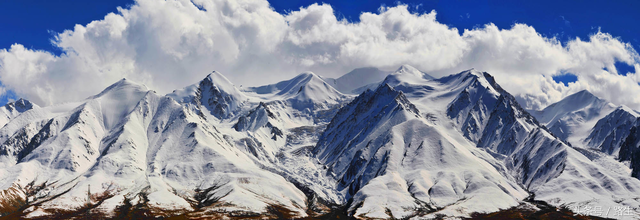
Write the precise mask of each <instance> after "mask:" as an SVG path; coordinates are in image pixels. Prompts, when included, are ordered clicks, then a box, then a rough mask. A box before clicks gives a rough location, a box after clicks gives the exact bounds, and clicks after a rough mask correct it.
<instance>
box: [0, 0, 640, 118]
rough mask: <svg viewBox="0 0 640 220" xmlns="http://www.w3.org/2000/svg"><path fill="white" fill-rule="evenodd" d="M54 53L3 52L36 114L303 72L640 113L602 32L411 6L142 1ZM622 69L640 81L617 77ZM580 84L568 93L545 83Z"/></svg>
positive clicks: (620, 46) (84, 29)
mask: <svg viewBox="0 0 640 220" xmlns="http://www.w3.org/2000/svg"><path fill="white" fill-rule="evenodd" d="M53 43H54V44H55V45H57V46H58V47H60V48H61V49H62V50H63V51H64V53H63V54H62V55H60V56H56V55H53V54H51V53H49V52H47V51H37V50H30V49H26V48H24V47H23V46H22V45H20V44H15V45H13V46H11V48H9V49H2V50H0V81H1V82H2V84H3V85H4V86H5V87H6V88H7V89H10V90H12V91H14V92H16V93H17V94H18V95H19V96H24V97H26V98H28V99H30V100H33V101H34V102H36V103H37V104H40V105H48V104H53V103H58V102H64V101H72V100H79V99H82V98H85V97H87V96H90V95H93V94H95V93H97V92H99V91H100V90H101V89H102V88H104V87H106V86H108V85H109V84H111V83H113V82H115V81H117V80H118V79H120V78H123V77H126V78H130V79H132V80H134V81H138V82H141V83H144V84H146V85H147V86H149V87H150V88H152V89H155V90H157V91H158V92H160V93H167V92H171V91H172V90H173V89H177V88H181V87H183V86H186V85H188V84H191V83H195V82H197V81H198V80H200V79H201V78H203V77H204V76H205V74H206V73H208V72H210V71H212V70H218V71H221V72H222V73H224V74H225V75H226V76H227V77H228V78H230V80H231V81H233V82H235V83H236V84H240V85H242V84H244V85H258V84H264V83H267V82H275V81H278V80H282V79H286V78H289V77H292V76H294V75H296V74H297V73H299V72H302V71H314V72H316V73H318V74H321V75H324V76H329V77H336V76H340V75H341V74H343V73H346V72H348V71H350V70H352V69H354V68H358V67H368V66H374V67H378V68H383V69H395V68H397V67H398V66H400V65H402V64H410V65H413V66H415V67H417V68H419V69H421V70H423V71H427V72H429V73H430V74H432V75H434V76H443V75H447V74H453V73H456V72H458V71H461V70H464V69H469V68H476V69H478V70H482V71H487V72H489V73H491V74H492V75H494V76H495V77H496V79H497V80H498V82H499V83H500V84H501V85H503V86H504V87H505V89H507V90H508V91H509V92H511V93H513V94H516V95H518V97H519V99H520V100H522V101H523V103H524V104H525V105H526V106H528V107H530V108H541V107H544V106H546V105H548V104H550V103H552V102H555V101H558V100H560V99H561V98H562V97H564V96H567V95H569V94H571V93H573V92H577V91H579V90H582V89H588V90H590V91H592V92H593V93H595V94H596V95H599V96H601V97H603V98H605V99H608V100H610V101H612V102H614V103H616V104H626V105H629V106H630V107H633V108H637V109H638V108H640V100H639V99H638V98H636V97H634V96H633V95H630V94H638V93H639V92H640V86H638V82H640V75H638V73H640V72H639V71H640V65H639V64H638V62H639V61H638V60H640V59H639V56H638V53H637V52H636V51H635V50H634V49H633V48H632V47H631V45H630V44H628V43H624V42H623V41H622V40H620V39H617V38H614V37H612V36H611V35H609V34H606V33H600V32H598V33H595V34H593V35H592V36H590V37H589V39H586V40H582V39H578V38H576V39H574V40H571V41H569V42H564V43H563V42H560V41H558V40H557V39H555V38H548V37H544V36H542V35H541V34H539V33H538V32H537V31H536V30H535V29H534V28H533V27H531V26H528V25H526V24H514V25H513V26H512V27H510V28H509V29H499V28H498V27H497V26H495V25H493V24H487V25H485V26H484V27H480V28H476V29H473V30H464V31H462V34H460V32H459V31H458V29H456V28H453V27H449V26H447V25H444V24H442V23H439V22H438V21H437V20H436V12H435V11H432V12H429V13H413V12H411V11H409V9H408V6H406V5H398V6H395V7H381V8H380V10H379V11H378V12H375V13H369V12H365V13H362V14H361V15H360V22H356V23H353V22H349V21H346V20H341V19H338V18H337V17H336V16H335V15H334V11H333V8H332V7H331V6H330V5H328V4H313V5H310V6H307V7H303V8H300V9H299V10H296V11H291V12H289V13H288V14H280V13H277V12H275V11H274V10H273V9H272V8H271V7H270V6H269V3H268V2H267V1H264V0H193V1H189V0H167V1H155V0H138V1H137V2H136V4H135V5H133V6H131V7H130V8H128V9H119V10H118V13H111V14H108V15H106V16H105V17H104V19H102V20H97V21H93V22H91V23H89V24H87V25H84V26H83V25H76V26H75V27H74V28H73V29H72V30H67V31H64V32H62V33H59V34H58V35H57V36H56V37H55V38H54V39H53ZM616 62H624V63H627V64H629V65H631V66H634V67H635V73H628V74H627V75H626V76H622V75H618V74H617V70H616V69H615V66H614V64H615V63H616ZM567 72H569V73H572V74H575V75H576V76H578V81H576V82H574V83H569V84H568V85H564V84H561V83H556V82H554V81H553V79H552V78H551V77H552V76H555V75H560V74H563V73H567Z"/></svg>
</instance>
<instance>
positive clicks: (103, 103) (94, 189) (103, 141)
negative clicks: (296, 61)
mask: <svg viewBox="0 0 640 220" xmlns="http://www.w3.org/2000/svg"><path fill="white" fill-rule="evenodd" d="M207 79H210V77H207ZM205 80H206V79H205ZM201 85H207V84H206V83H201ZM204 91H206V90H204ZM209 91H211V92H213V91H212V90H209ZM215 92H219V93H216V94H230V93H229V92H226V91H221V90H218V91H215ZM203 97H206V95H203ZM204 107H205V108H208V107H211V105H205V106H204ZM45 110H49V109H46V108H45ZM213 113H216V112H212V114H213ZM45 121H46V123H41V122H36V123H35V124H33V125H32V124H28V125H26V126H25V127H24V128H23V129H21V130H24V131H25V132H22V133H23V134H21V133H20V131H19V132H17V133H16V134H15V135H13V136H11V137H9V138H8V139H7V140H6V141H5V142H4V144H3V145H2V148H3V149H4V150H3V151H2V152H3V153H2V155H1V156H0V157H2V158H3V162H4V164H6V165H5V167H4V168H1V169H0V178H1V181H0V183H2V185H1V186H0V187H2V188H1V189H2V190H3V192H5V194H6V192H11V195H14V197H17V198H22V199H26V197H28V196H33V195H31V194H33V193H36V194H37V196H36V197H35V198H29V200H28V201H29V202H30V204H33V206H32V208H31V209H32V210H31V212H33V213H34V215H40V214H52V213H51V212H55V210H74V209H82V208H83V207H85V206H86V205H89V206H96V207H95V208H96V209H98V210H115V208H116V207H118V206H122V205H123V204H125V203H127V202H128V203H138V204H141V205H142V206H143V207H146V208H147V209H150V210H153V209H159V210H162V211H161V212H160V213H156V214H158V215H166V214H168V213H175V212H176V211H177V212H185V211H195V212H203V211H204V210H205V208H207V210H210V209H213V210H216V211H215V212H213V214H211V215H212V216H217V215H229V214H230V213H239V215H240V216H242V213H245V214H246V215H252V214H251V213H267V214H268V210H269V209H270V208H269V207H272V206H273V205H277V206H278V207H280V206H282V207H284V208H285V209H286V210H290V211H291V214H292V215H293V216H306V215H307V214H306V195H305V194H304V193H303V192H302V191H300V190H299V189H298V188H296V187H295V186H294V185H293V184H292V183H290V182H289V181H287V180H286V179H285V178H283V177H282V176H280V175H278V174H274V173H273V172H271V171H267V170H265V169H262V168H261V166H262V165H261V164H258V163H256V162H255V160H256V158H255V157H254V156H253V155H251V154H247V153H246V152H244V151H243V150H242V149H239V148H237V147H235V144H234V143H235V141H234V139H230V138H227V137H225V135H224V134H223V133H221V132H220V131H219V130H218V129H217V128H216V127H215V125H213V124H212V122H211V121H207V120H206V117H203V116H202V114H199V113H197V111H194V110H192V108H189V107H186V106H182V105H180V104H179V103H178V102H176V101H174V99H172V98H169V97H162V96H158V95H156V94H155V92H153V91H149V90H147V89H146V88H145V87H144V86H140V85H137V84H134V83H131V82H130V81H127V80H122V81H119V82H117V83H115V84H114V85H112V86H110V87H109V88H107V89H105V90H104V91H103V92H101V93H100V94H98V95H96V96H93V97H90V98H89V99H87V100H86V101H84V102H83V103H81V104H80V105H79V106H78V107H76V108H75V109H73V110H72V111H70V112H67V113H63V114H60V115H57V116H55V117H53V118H51V119H48V120H45ZM5 129H7V127H5V128H3V129H2V130H5ZM31 131H36V132H31ZM34 133H35V134H34ZM30 186H42V188H39V189H38V190H37V191H36V192H32V191H33V189H31V188H30ZM87 195H89V196H87ZM54 198H55V199H54ZM36 204H37V205H36ZM3 208H6V207H3ZM180 210H182V211H180ZM216 213H217V214H216Z"/></svg>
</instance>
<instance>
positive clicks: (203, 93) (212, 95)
mask: <svg viewBox="0 0 640 220" xmlns="http://www.w3.org/2000/svg"><path fill="white" fill-rule="evenodd" d="M167 96H169V97H171V98H173V99H174V100H176V101H178V102H181V103H193V104H194V105H195V106H197V107H201V108H202V109H203V110H204V109H206V110H207V111H209V112H210V114H211V115H213V116H215V117H216V118H218V119H227V118H230V117H233V116H234V115H235V114H237V112H238V111H239V110H240V108H241V107H242V106H243V105H244V104H245V102H246V101H247V99H248V97H246V96H245V94H244V93H242V92H240V90H238V89H237V88H236V87H235V86H234V85H233V84H232V83H231V82H229V80H228V79H227V78H226V77H224V76H223V75H222V74H221V73H219V72H216V71H213V72H212V73H210V74H209V75H207V77H205V78H204V79H203V80H202V81H200V82H199V83H197V84H193V85H190V86H187V87H185V88H183V89H180V90H175V91H174V92H173V93H171V94H169V95H167Z"/></svg>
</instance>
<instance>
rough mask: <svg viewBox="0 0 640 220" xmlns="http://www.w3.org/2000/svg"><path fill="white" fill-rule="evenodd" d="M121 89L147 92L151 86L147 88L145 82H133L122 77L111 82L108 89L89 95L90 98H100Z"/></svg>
mask: <svg viewBox="0 0 640 220" xmlns="http://www.w3.org/2000/svg"><path fill="white" fill-rule="evenodd" d="M119 90H131V91H142V92H146V91H149V88H147V86H145V85H143V84H139V83H136V82H133V81H131V80H128V79H126V78H122V79H120V80H118V81H117V82H115V83H113V84H111V85H110V86H108V87H107V88H106V89H104V90H102V92H100V93H98V94H97V95H95V96H92V97H89V98H99V97H102V96H105V95H106V94H108V93H111V92H115V91H119Z"/></svg>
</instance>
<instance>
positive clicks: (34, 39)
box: [0, 0, 640, 104]
mask: <svg viewBox="0 0 640 220" xmlns="http://www.w3.org/2000/svg"><path fill="white" fill-rule="evenodd" d="M269 2H270V5H271V7H273V8H274V9H275V11H277V12H279V13H281V14H288V12H290V11H297V10H299V8H300V7H307V6H309V5H310V4H313V3H322V2H324V3H328V4H330V5H331V7H332V8H333V10H334V14H335V15H336V16H337V17H338V19H347V20H348V21H350V22H358V21H359V15H360V14H361V13H362V12H375V13H377V12H378V9H379V8H380V6H396V5H398V3H402V4H407V5H408V6H409V10H410V11H411V12H415V13H428V12H430V11H432V10H435V11H437V16H436V19H437V21H438V22H440V23H442V24H446V25H448V26H449V27H455V28H458V30H459V32H462V31H463V30H464V29H473V28H476V27H478V28H482V27H484V25H485V24H488V23H493V24H495V25H496V26H497V27H498V28H500V29H509V28H511V27H512V25H513V24H514V23H524V24H527V25H529V26H532V27H533V28H535V29H536V31H537V32H538V33H540V34H542V35H543V36H545V37H556V38H557V39H559V40H560V41H561V42H563V44H564V43H566V42H568V41H570V40H573V39H575V38H576V37H579V38H581V39H583V40H585V39H587V40H588V39H589V36H590V35H591V34H593V33H596V32H598V31H601V32H603V33H608V34H611V35H612V36H614V37H618V38H619V40H620V41H622V42H628V43H630V44H631V45H632V46H633V48H634V49H635V50H639V48H640V42H639V39H638V38H640V37H639V36H640V27H639V26H638V25H635V22H636V21H640V13H637V9H640V1H522V0H513V1H486V0H481V1H459V0H453V1H439V0H427V1H414V0H406V1H380V0H377V1H334V0H325V1H313V0H300V1H297V0H288V1H269ZM131 4H134V2H133V1H131V0H111V1H81V0H65V1H51V0H23V1H0V19H1V20H2V21H3V22H0V33H1V34H0V48H10V47H11V45H12V44H14V43H19V44H22V45H24V47H26V48H27V49H31V50H45V51H48V52H50V53H53V54H56V55H59V54H60V53H62V50H61V49H59V48H56V47H55V46H53V44H52V43H51V39H52V37H53V36H55V35H56V34H57V33H60V32H62V31H64V30H67V29H73V27H74V25H76V24H81V25H86V24H88V23H89V22H91V21H94V20H101V19H103V18H104V16H105V15H106V14H107V13H109V12H116V11H117V9H116V8H117V7H118V6H121V7H124V8H128V7H129V6H130V5H131ZM615 66H616V68H617V69H618V72H621V73H626V72H633V67H630V66H628V65H626V64H624V63H616V65H615ZM553 79H554V80H556V81H559V82H563V83H565V84H566V83H568V82H571V81H575V80H577V77H576V76H573V75H571V73H566V74H564V75H558V76H554V77H553ZM16 97H17V96H16V95H15V94H14V93H12V92H11V91H9V92H8V93H6V94H5V95H4V96H3V97H2V98H0V104H3V103H6V101H7V100H8V99H14V98H16Z"/></svg>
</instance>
